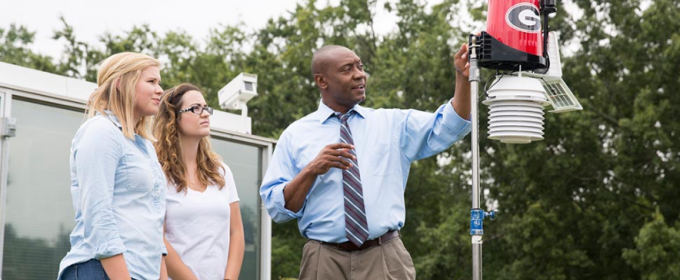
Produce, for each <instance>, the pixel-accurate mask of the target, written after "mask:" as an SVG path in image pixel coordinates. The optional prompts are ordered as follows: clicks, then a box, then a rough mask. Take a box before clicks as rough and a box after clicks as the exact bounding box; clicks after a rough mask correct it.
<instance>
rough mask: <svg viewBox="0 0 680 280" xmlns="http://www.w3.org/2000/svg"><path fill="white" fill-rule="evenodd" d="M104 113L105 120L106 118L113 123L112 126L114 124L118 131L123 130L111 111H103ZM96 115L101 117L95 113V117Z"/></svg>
mask: <svg viewBox="0 0 680 280" xmlns="http://www.w3.org/2000/svg"><path fill="white" fill-rule="evenodd" d="M104 113H105V114H106V115H104V117H105V118H107V119H109V120H110V121H111V122H113V124H115V125H116V126H117V127H118V128H119V129H121V130H122V129H123V125H122V124H120V121H119V120H118V117H116V115H114V114H113V112H112V111H109V110H104ZM96 115H101V114H100V113H99V112H95V116H96Z"/></svg>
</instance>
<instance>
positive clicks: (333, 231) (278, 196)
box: [260, 102, 471, 243]
mask: <svg viewBox="0 0 680 280" xmlns="http://www.w3.org/2000/svg"><path fill="white" fill-rule="evenodd" d="M352 110H355V111H356V112H357V114H354V115H353V116H351V117H350V118H349V121H348V123H349V128H350V130H351V131H352V138H353V139H354V145H355V148H356V153H357V159H358V165H359V172H360V174H361V181H362V187H363V195H364V203H365V205H366V209H365V210H366V216H367V221H368V231H369V237H368V239H369V240H370V239H374V238H377V237H379V236H381V235H383V234H385V233H386V232H387V231H388V230H398V229H401V228H402V227H403V226H404V220H405V204H404V190H405V187H406V180H407V178H408V174H409V169H410V166H411V163H412V162H413V161H416V160H418V159H422V158H426V157H429V156H432V155H435V154H437V153H439V152H441V151H443V150H445V149H447V148H448V147H450V146H451V145H452V144H453V143H454V142H456V141H458V140H460V139H461V138H463V137H465V135H467V134H468V133H469V132H470V129H471V125H470V122H469V121H467V120H464V119H462V118H461V117H460V116H458V114H457V113H456V112H455V111H454V110H453V107H452V106H451V102H447V104H444V105H442V106H441V107H439V109H437V111H436V112H434V113H427V112H422V111H417V110H400V109H377V110H376V109H370V108H364V107H361V106H359V105H356V106H354V108H353V109H352ZM335 114H336V113H335V112H333V110H332V109H330V108H329V107H328V106H326V105H325V104H323V102H320V104H319V109H318V110H317V111H316V112H314V113H312V114H309V115H307V116H305V117H304V118H302V119H300V120H297V121H295V122H294V123H293V124H291V125H290V126H289V127H288V128H286V130H285V131H284V132H283V134H281V137H280V138H279V141H278V144H277V146H276V149H275V151H274V155H273V156H272V159H271V163H270V164H269V168H268V169H267V173H266V175H265V177H264V181H263V183H262V187H261V189H260V196H261V197H262V201H264V204H265V206H266V207H267V211H268V212H269V215H270V216H271V217H272V218H273V219H274V221H276V222H279V223H280V222H285V221H288V220H291V219H298V226H299V228H300V233H301V234H302V236H304V237H306V238H309V239H314V240H320V241H324V242H335V243H339V242H345V241H347V240H348V239H347V238H346V237H345V215H344V213H345V212H344V211H345V210H344V200H343V197H344V196H343V193H342V192H343V188H342V170H341V169H338V168H331V169H330V171H328V173H326V174H323V175H319V176H317V178H316V181H314V184H313V185H312V187H311V189H310V190H309V193H307V196H306V198H305V202H304V204H303V206H302V208H301V209H300V211H298V212H297V213H296V212H292V211H290V210H288V209H286V208H285V204H286V202H285V199H284V196H283V189H284V188H285V187H286V185H287V184H288V183H289V182H290V181H291V180H293V178H294V177H295V176H296V175H297V174H299V173H300V171H301V170H302V169H303V168H304V167H305V166H307V164H309V163H310V162H311V161H312V160H313V159H314V158H315V157H316V156H317V155H318V154H319V152H320V151H321V150H322V149H323V148H324V147H325V146H327V145H329V144H334V143H338V142H340V121H339V120H338V119H337V118H336V117H335V116H334V115H335Z"/></svg>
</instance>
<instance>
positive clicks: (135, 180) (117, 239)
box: [57, 112, 167, 279]
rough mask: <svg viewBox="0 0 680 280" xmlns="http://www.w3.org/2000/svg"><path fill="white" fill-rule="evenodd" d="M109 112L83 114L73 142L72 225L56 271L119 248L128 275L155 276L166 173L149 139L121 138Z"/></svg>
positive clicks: (112, 253)
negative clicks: (68, 248)
mask: <svg viewBox="0 0 680 280" xmlns="http://www.w3.org/2000/svg"><path fill="white" fill-rule="evenodd" d="M107 113H108V115H106V116H104V115H99V114H98V115H97V116H95V117H93V118H91V119H89V120H87V121H86V122H85V123H84V124H83V125H82V126H81V127H80V128H79V129H78V132H76V135H75V137H74V138H73V142H72V143H71V156H70V165H71V195H72V197H73V208H74V210H75V214H76V215H75V220H76V226H75V228H74V229H73V232H71V251H69V252H68V254H67V255H66V257H64V259H63V260H62V261H61V264H60V265H59V275H61V273H62V272H63V271H64V269H66V268H67V267H68V266H70V265H72V264H76V263H81V262H85V261H88V260H90V259H102V258H108V257H112V256H115V255H118V254H123V256H124V257H125V262H126V264H127V268H128V270H129V271H130V276H131V277H132V278H136V279H158V278H159V277H160V267H161V255H162V254H166V253H167V252H166V250H165V245H164V243H163V220H164V217H165V191H166V190H165V189H166V185H165V184H166V183H165V176H164V175H163V170H162V169H161V166H160V164H159V163H158V157H157V156H156V150H155V149H154V147H153V145H152V144H151V141H149V140H148V139H145V138H142V137H141V136H139V135H137V134H135V139H134V140H132V139H129V138H125V136H124V135H123V133H122V131H121V125H120V122H119V121H118V119H117V118H116V117H115V115H113V114H111V113H109V112H107ZM57 279H58V278H57Z"/></svg>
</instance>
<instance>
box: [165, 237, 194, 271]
mask: <svg viewBox="0 0 680 280" xmlns="http://www.w3.org/2000/svg"><path fill="white" fill-rule="evenodd" d="M163 242H165V248H167V249H168V255H167V256H166V257H165V258H164V259H165V261H164V263H165V266H166V268H167V271H168V276H170V277H172V279H173V280H184V279H187V280H198V278H196V276H195V275H194V273H193V272H191V269H189V267H188V266H187V265H186V264H184V262H183V261H182V259H181V258H180V257H179V254H177V251H175V249H174V248H172V245H170V242H168V240H167V239H165V237H163Z"/></svg>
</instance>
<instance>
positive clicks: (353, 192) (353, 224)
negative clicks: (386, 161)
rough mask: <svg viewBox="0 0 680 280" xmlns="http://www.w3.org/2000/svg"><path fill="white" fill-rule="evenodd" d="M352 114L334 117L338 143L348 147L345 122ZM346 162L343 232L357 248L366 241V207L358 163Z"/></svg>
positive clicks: (352, 142) (351, 141) (350, 134)
mask: <svg viewBox="0 0 680 280" xmlns="http://www.w3.org/2000/svg"><path fill="white" fill-rule="evenodd" d="M354 113H356V112H355V111H350V112H347V113H345V114H343V115H336V116H337V117H338V119H340V141H342V142H343V143H346V144H350V145H354V140H353V139H352V132H351V131H350V130H349V124H348V123H347V120H348V119H349V117H350V116H351V115H352V114H354ZM349 152H350V153H351V154H352V155H354V156H356V151H354V150H353V149H352V150H350V151H349ZM347 160H348V161H349V162H350V163H352V167H351V168H350V169H348V170H343V171H342V185H343V193H344V197H345V232H346V233H347V234H346V236H347V239H349V241H351V242H352V243H354V245H356V246H357V247H359V246H361V244H363V243H364V242H365V241H366V239H368V222H367V221H366V210H365V209H366V207H365V205H364V195H363V188H362V187H361V176H360V175H359V165H358V164H357V163H358V161H353V160H351V159H347Z"/></svg>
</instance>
